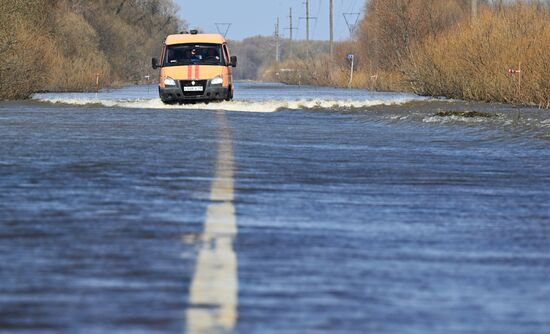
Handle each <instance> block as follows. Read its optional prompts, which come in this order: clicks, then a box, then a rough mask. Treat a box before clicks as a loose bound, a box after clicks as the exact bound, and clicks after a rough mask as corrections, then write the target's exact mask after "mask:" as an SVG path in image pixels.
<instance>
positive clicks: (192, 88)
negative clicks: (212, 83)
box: [183, 86, 203, 92]
mask: <svg viewBox="0 0 550 334" xmlns="http://www.w3.org/2000/svg"><path fill="white" fill-rule="evenodd" d="M202 90H203V88H202V86H189V87H183V91H184V92H202Z"/></svg>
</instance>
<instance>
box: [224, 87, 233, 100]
mask: <svg viewBox="0 0 550 334" xmlns="http://www.w3.org/2000/svg"><path fill="white" fill-rule="evenodd" d="M225 100H226V101H231V100H233V87H231V86H229V89H228V90H227V96H226V97H225Z"/></svg>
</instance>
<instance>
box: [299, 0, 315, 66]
mask: <svg viewBox="0 0 550 334" xmlns="http://www.w3.org/2000/svg"><path fill="white" fill-rule="evenodd" d="M305 5H306V17H300V20H301V19H306V49H307V56H308V58H309V20H310V19H317V17H312V16H309V0H306V2H305Z"/></svg>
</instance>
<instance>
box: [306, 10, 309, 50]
mask: <svg viewBox="0 0 550 334" xmlns="http://www.w3.org/2000/svg"><path fill="white" fill-rule="evenodd" d="M306 41H307V42H309V0H306Z"/></svg>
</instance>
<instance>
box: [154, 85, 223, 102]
mask: <svg viewBox="0 0 550 334" xmlns="http://www.w3.org/2000/svg"><path fill="white" fill-rule="evenodd" d="M185 87H201V88H202V90H199V91H186V90H185ZM228 91H229V88H228V87H223V86H221V85H211V84H210V80H178V81H176V86H175V87H165V88H161V87H159V95H160V99H161V100H162V102H164V103H167V104H170V103H186V102H188V103H192V102H198V101H216V100H219V101H221V100H224V99H226V98H227V97H228Z"/></svg>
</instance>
